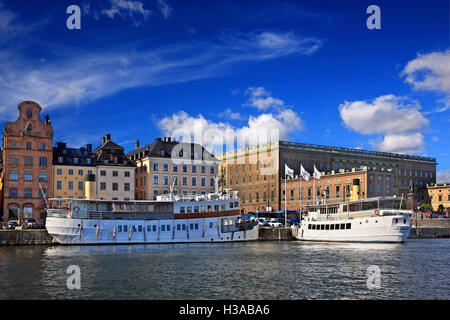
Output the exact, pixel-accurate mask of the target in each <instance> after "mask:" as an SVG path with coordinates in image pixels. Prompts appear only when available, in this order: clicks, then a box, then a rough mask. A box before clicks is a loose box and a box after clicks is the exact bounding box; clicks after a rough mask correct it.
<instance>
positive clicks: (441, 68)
mask: <svg viewBox="0 0 450 320" xmlns="http://www.w3.org/2000/svg"><path fill="white" fill-rule="evenodd" d="M400 75H401V76H402V77H404V78H405V82H406V83H409V84H410V85H412V86H413V88H414V89H415V90H425V91H433V92H436V93H439V94H444V98H443V100H442V101H443V102H444V103H445V107H441V108H438V109H437V110H436V111H439V112H442V111H445V110H448V109H450V50H447V51H444V52H431V53H428V54H419V55H418V56H417V58H415V59H414V60H411V61H409V62H408V63H407V65H406V66H405V68H404V69H403V70H402V72H401V73H400Z"/></svg>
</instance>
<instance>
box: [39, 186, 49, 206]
mask: <svg viewBox="0 0 450 320" xmlns="http://www.w3.org/2000/svg"><path fill="white" fill-rule="evenodd" d="M39 188H40V189H41V193H42V197H43V198H44V201H45V205H46V206H47V209H48V202H47V194H46V193H45V192H44V189H42V186H41V183H40V182H39Z"/></svg>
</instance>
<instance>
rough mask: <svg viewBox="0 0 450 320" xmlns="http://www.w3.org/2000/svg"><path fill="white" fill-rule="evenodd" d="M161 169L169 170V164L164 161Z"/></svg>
mask: <svg viewBox="0 0 450 320" xmlns="http://www.w3.org/2000/svg"><path fill="white" fill-rule="evenodd" d="M163 171H166V172H167V171H169V164H168V163H164V164H163Z"/></svg>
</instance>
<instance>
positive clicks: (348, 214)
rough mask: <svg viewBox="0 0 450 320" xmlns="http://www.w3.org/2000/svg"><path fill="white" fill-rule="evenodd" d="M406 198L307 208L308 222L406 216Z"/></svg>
mask: <svg viewBox="0 0 450 320" xmlns="http://www.w3.org/2000/svg"><path fill="white" fill-rule="evenodd" d="M404 209H406V198H403V197H395V196H393V197H375V198H367V199H360V200H354V201H347V202H341V203H332V204H326V203H324V204H319V205H312V206H308V218H309V219H310V220H335V219H342V218H349V219H351V218H355V217H358V216H367V215H380V216H388V215H398V214H408V213H410V211H409V210H404Z"/></svg>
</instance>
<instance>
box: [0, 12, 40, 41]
mask: <svg viewBox="0 0 450 320" xmlns="http://www.w3.org/2000/svg"><path fill="white" fill-rule="evenodd" d="M18 20H19V19H18V15H17V14H15V13H14V12H12V11H10V10H7V9H5V8H4V7H3V5H2V3H0V44H4V43H6V42H7V41H9V40H14V39H15V38H17V37H20V36H23V35H27V34H28V33H30V32H31V31H33V30H36V29H38V28H39V27H41V26H42V25H45V24H46V23H47V22H48V20H47V19H40V21H39V22H31V23H27V24H24V23H21V22H19V21H18Z"/></svg>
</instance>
